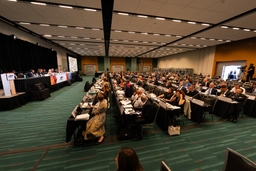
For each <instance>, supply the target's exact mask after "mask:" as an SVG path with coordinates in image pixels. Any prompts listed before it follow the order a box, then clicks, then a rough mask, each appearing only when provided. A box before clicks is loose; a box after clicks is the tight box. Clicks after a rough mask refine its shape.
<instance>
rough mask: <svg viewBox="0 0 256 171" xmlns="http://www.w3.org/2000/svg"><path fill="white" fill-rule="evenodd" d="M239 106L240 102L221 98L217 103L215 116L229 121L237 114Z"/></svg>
mask: <svg viewBox="0 0 256 171" xmlns="http://www.w3.org/2000/svg"><path fill="white" fill-rule="evenodd" d="M237 104H238V102H236V101H232V99H230V98H227V97H220V96H219V97H218V99H217V101H216V103H215V107H214V114H215V115H217V116H220V117H221V118H222V119H228V118H230V117H231V115H232V113H234V112H236V105H237Z"/></svg>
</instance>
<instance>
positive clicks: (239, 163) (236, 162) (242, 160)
mask: <svg viewBox="0 0 256 171" xmlns="http://www.w3.org/2000/svg"><path fill="white" fill-rule="evenodd" d="M234 170H242V171H255V170H256V163H254V162H253V161H251V160H249V159H248V158H246V157H245V156H243V155H242V154H239V153H238V152H236V151H234V150H232V149H230V148H227V150H226V159H225V163H224V167H223V169H222V171H234Z"/></svg>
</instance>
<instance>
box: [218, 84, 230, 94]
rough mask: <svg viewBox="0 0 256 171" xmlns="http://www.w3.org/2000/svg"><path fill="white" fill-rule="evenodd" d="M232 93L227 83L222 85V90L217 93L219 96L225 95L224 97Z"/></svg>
mask: <svg viewBox="0 0 256 171" xmlns="http://www.w3.org/2000/svg"><path fill="white" fill-rule="evenodd" d="M231 94H232V93H231V92H230V91H229V90H228V86H227V85H222V86H221V87H220V92H219V93H217V95H218V96H224V97H230V96H231Z"/></svg>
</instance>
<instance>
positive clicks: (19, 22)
mask: <svg viewBox="0 0 256 171" xmlns="http://www.w3.org/2000/svg"><path fill="white" fill-rule="evenodd" d="M19 23H20V24H27V25H30V23H25V22H19Z"/></svg>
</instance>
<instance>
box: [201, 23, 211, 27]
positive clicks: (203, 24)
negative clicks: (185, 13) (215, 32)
mask: <svg viewBox="0 0 256 171" xmlns="http://www.w3.org/2000/svg"><path fill="white" fill-rule="evenodd" d="M202 26H210V24H208V23H202Z"/></svg>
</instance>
